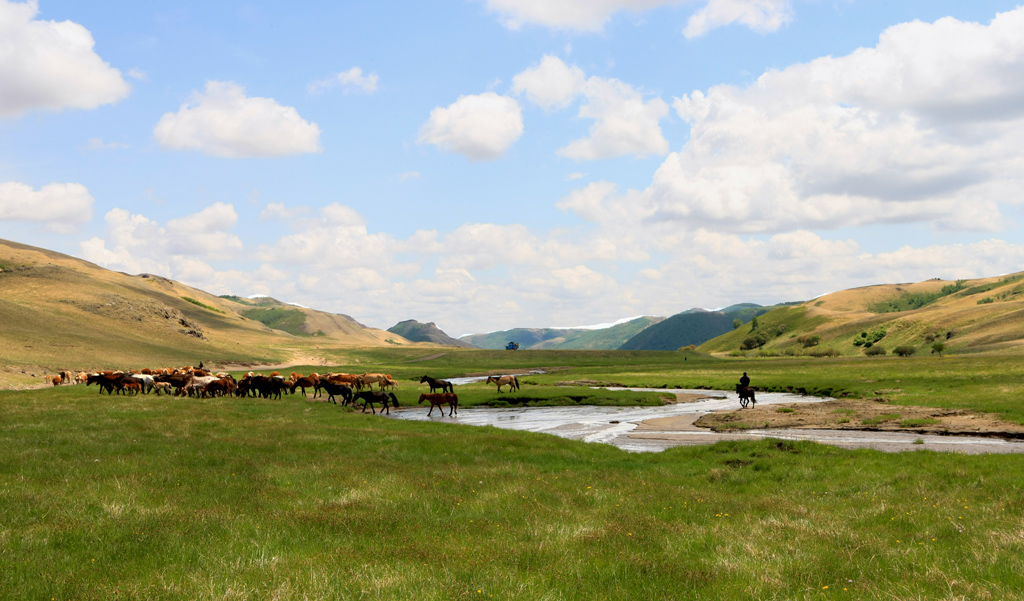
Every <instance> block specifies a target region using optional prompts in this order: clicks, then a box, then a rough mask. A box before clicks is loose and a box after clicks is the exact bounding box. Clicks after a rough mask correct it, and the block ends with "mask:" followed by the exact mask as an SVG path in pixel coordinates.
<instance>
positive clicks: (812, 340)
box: [796, 336, 821, 348]
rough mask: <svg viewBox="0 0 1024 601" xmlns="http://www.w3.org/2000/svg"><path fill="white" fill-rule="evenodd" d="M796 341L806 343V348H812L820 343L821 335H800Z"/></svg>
mask: <svg viewBox="0 0 1024 601" xmlns="http://www.w3.org/2000/svg"><path fill="white" fill-rule="evenodd" d="M796 341H797V342H799V343H800V344H802V345H804V348H811V347H812V346H818V343H819V342H821V336H800V337H799V338H797V339H796Z"/></svg>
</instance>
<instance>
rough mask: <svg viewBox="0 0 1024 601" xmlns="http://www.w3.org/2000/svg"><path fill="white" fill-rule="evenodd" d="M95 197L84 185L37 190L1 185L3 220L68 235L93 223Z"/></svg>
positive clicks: (0, 195) (8, 184) (61, 185)
mask: <svg viewBox="0 0 1024 601" xmlns="http://www.w3.org/2000/svg"><path fill="white" fill-rule="evenodd" d="M93 202H94V200H93V197H92V194H90V193H89V189H88V188H86V187H85V186H83V185H82V184H47V185H45V186H43V187H42V188H40V189H39V190H35V189H33V188H32V186H29V185H27V184H23V183H20V182H3V183H0V220H2V221H8V220H9V221H34V222H42V223H45V224H46V227H47V229H50V230H53V231H57V232H69V231H73V230H74V229H77V227H78V226H80V225H81V224H83V223H87V222H88V221H90V220H91V219H92V207H93Z"/></svg>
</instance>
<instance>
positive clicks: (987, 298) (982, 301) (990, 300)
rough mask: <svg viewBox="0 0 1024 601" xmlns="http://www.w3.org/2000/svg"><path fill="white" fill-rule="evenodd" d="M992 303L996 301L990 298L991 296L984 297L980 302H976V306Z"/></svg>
mask: <svg viewBox="0 0 1024 601" xmlns="http://www.w3.org/2000/svg"><path fill="white" fill-rule="evenodd" d="M994 302H996V299H994V298H992V297H991V296H986V297H985V298H983V299H981V300H980V301H978V304H979V305H987V304H989V303H994Z"/></svg>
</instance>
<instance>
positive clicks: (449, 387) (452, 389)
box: [444, 382, 455, 394]
mask: <svg viewBox="0 0 1024 601" xmlns="http://www.w3.org/2000/svg"><path fill="white" fill-rule="evenodd" d="M444 390H447V391H448V392H450V393H452V394H455V384H452V383H451V382H448V384H446V385H445V388H444Z"/></svg>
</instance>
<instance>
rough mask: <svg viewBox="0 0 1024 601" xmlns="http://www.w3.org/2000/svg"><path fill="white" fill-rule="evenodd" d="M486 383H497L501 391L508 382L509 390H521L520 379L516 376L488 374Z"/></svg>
mask: <svg viewBox="0 0 1024 601" xmlns="http://www.w3.org/2000/svg"><path fill="white" fill-rule="evenodd" d="M485 384H497V385H498V392H501V387H502V386H504V385H506V384H508V391H509V392H512V391H513V390H519V379H518V378H516V377H515V376H487V382H485Z"/></svg>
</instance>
